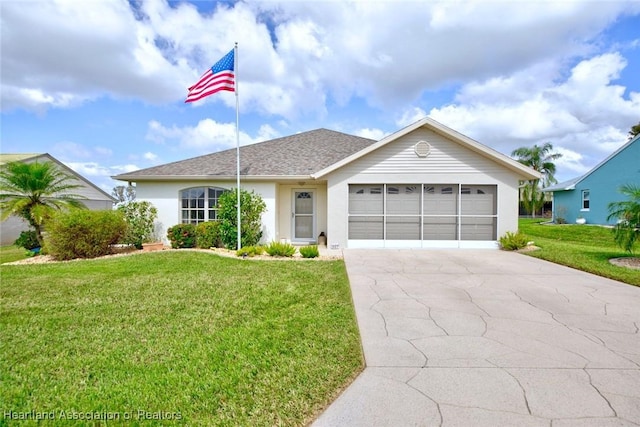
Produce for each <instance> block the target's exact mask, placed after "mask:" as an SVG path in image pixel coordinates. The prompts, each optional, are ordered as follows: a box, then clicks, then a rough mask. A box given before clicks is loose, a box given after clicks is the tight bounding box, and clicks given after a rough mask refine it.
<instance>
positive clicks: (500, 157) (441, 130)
mask: <svg viewBox="0 0 640 427" xmlns="http://www.w3.org/2000/svg"><path fill="white" fill-rule="evenodd" d="M423 126H424V127H426V128H428V129H431V130H432V131H434V132H436V133H438V134H440V135H443V136H444V137H446V138H448V139H449V140H452V141H454V142H456V143H458V144H460V145H462V146H463V147H466V148H468V149H470V150H471V151H474V152H476V153H478V154H479V155H481V156H483V157H486V158H488V159H490V160H493V161H495V162H497V163H498V164H501V165H503V166H505V167H506V168H508V169H510V170H512V171H514V172H516V173H518V174H520V176H521V177H522V178H525V179H539V178H541V177H542V175H541V174H540V173H538V172H537V171H535V170H533V169H531V168H529V167H528V166H525V165H523V164H522V163H520V162H518V161H516V160H514V159H512V158H511V157H509V156H505V155H504V154H502V153H499V152H498V151H495V150H493V149H492V148H489V147H487V146H486V145H483V144H481V143H479V142H478V141H475V140H473V139H471V138H469V137H468V136H465V135H463V134H461V133H459V132H456V131H455V130H453V129H451V128H449V127H447V126H445V125H443V124H442V123H439V122H437V121H435V120H433V119H432V118H430V117H425V118H423V119H421V120H418V121H417V122H415V123H413V124H410V125H409V126H407V127H405V128H403V129H400V130H399V131H397V132H395V133H393V134H391V135H389V136H387V137H385V138H383V139H381V140H380V141H378V142H376V143H375V144H372V145H369V146H368V147H366V148H365V149H363V150H360V151H358V152H356V153H354V154H352V155H351V156H348V157H345V158H343V159H341V160H340V161H339V162H337V163H332V164H331V165H329V166H328V167H327V168H325V169H323V170H321V171H319V172H317V173H315V174H313V175H312V177H313V178H316V179H317V178H321V177H323V176H325V175H327V174H329V173H331V172H333V171H335V170H336V169H339V168H341V167H343V166H345V165H347V164H349V163H351V162H353V161H354V160H357V159H359V158H361V157H363V156H365V155H367V154H369V153H370V152H372V151H374V150H377V149H379V148H381V147H383V146H385V145H387V144H389V143H391V142H393V141H395V140H397V139H398V138H400V137H402V136H404V135H406V134H408V133H410V132H413V131H414V130H416V129H418V128H421V127H423Z"/></svg>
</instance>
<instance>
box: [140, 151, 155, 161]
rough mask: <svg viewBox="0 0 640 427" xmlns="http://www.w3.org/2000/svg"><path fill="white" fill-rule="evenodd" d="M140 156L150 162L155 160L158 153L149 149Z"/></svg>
mask: <svg viewBox="0 0 640 427" xmlns="http://www.w3.org/2000/svg"><path fill="white" fill-rule="evenodd" d="M142 157H144V159H145V160H149V161H150V162H155V161H156V160H157V159H158V155H157V154H154V153H152V152H150V151H147V152H146V153H144V154H143V155H142Z"/></svg>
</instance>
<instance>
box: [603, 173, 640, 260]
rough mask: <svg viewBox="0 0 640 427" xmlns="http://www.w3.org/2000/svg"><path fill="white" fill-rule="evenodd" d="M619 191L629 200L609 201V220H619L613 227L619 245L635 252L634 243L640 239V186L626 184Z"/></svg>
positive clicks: (630, 251)
mask: <svg viewBox="0 0 640 427" xmlns="http://www.w3.org/2000/svg"><path fill="white" fill-rule="evenodd" d="M618 191H619V192H620V193H621V194H622V195H624V196H626V197H627V200H623V201H621V202H612V203H609V205H608V208H609V216H608V217H607V220H608V221H611V220H616V221H617V223H616V225H615V226H614V227H613V236H614V240H615V242H616V243H617V244H618V246H620V247H621V248H622V249H624V250H625V251H627V252H629V253H633V249H634V245H635V244H636V242H637V241H639V240H640V186H638V185H635V184H626V185H623V186H622V187H620V188H619V189H618Z"/></svg>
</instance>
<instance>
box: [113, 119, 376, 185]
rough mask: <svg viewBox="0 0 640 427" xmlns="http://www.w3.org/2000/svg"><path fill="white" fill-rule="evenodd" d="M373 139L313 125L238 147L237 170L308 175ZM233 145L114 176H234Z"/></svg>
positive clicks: (244, 173) (265, 174)
mask: <svg viewBox="0 0 640 427" xmlns="http://www.w3.org/2000/svg"><path fill="white" fill-rule="evenodd" d="M374 143H375V141H374V140H372V139H368V138H362V137H358V136H354V135H348V134H345V133H341V132H336V131H332V130H328V129H316V130H312V131H307V132H302V133H299V134H295V135H291V136H286V137H282V138H276V139H272V140H270V141H265V142H260V143H256V144H251V145H245V146H242V147H240V168H241V171H240V174H241V175H242V176H245V177H247V176H250V177H309V176H310V175H311V174H313V173H315V172H317V171H320V170H322V169H324V168H326V167H328V166H330V165H331V164H334V163H336V162H339V161H340V160H342V159H343V158H345V157H348V156H350V155H351V154H353V153H355V152H358V151H360V150H362V149H363V148H365V147H367V146H369V145H372V144H374ZM236 168H237V165H236V149H235V148H231V149H228V150H224V151H219V152H216V153H211V154H206V155H204V156H199V157H194V158H191V159H186V160H181V161H177V162H173V163H167V164H164V165H160V166H155V167H151V168H147V169H141V170H138V171H134V172H128V173H123V174H120V175H116V176H114V178H115V179H119V180H129V181H136V180H154V179H197V178H211V177H221V178H222V177H225V178H226V177H234V176H235V175H236V171H237V169H236Z"/></svg>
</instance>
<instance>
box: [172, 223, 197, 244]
mask: <svg viewBox="0 0 640 427" xmlns="http://www.w3.org/2000/svg"><path fill="white" fill-rule="evenodd" d="M167 237H168V238H169V241H170V242H171V247H172V248H174V249H179V248H195V247H196V226H195V225H193V224H177V225H174V226H173V227H171V228H169V230H167Z"/></svg>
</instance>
